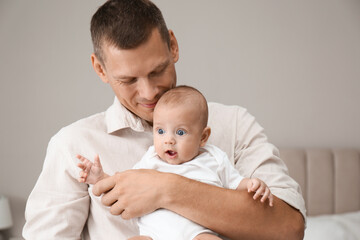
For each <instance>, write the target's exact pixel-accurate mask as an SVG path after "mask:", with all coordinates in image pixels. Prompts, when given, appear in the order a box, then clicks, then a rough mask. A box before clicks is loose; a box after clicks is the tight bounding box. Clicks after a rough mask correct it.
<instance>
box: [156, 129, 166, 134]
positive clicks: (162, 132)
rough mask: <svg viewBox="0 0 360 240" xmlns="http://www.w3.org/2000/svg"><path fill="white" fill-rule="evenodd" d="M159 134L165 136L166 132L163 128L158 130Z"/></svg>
mask: <svg viewBox="0 0 360 240" xmlns="http://www.w3.org/2000/svg"><path fill="white" fill-rule="evenodd" d="M157 132H158V134H160V135H161V134H164V132H165V131H164V130H162V129H161V128H159V129H158V130H157Z"/></svg>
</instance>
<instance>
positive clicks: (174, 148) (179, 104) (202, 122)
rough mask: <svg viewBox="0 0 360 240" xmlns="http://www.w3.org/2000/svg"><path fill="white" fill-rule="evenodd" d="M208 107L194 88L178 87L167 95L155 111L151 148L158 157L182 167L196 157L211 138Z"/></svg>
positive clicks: (161, 99)
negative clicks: (152, 147)
mask: <svg viewBox="0 0 360 240" xmlns="http://www.w3.org/2000/svg"><path fill="white" fill-rule="evenodd" d="M207 121H208V106H207V102H206V99H205V97H204V96H203V95H202V94H201V93H200V92H199V91H198V90H196V89H195V88H192V87H189V86H178V87H175V88H173V89H171V90H169V91H167V92H166V93H165V94H164V95H163V96H162V97H161V98H160V100H159V101H158V103H157V104H156V107H155V110H154V121H153V126H154V145H155V150H156V152H157V154H158V155H159V157H160V158H161V159H162V160H164V161H166V162H168V163H170V164H181V163H184V162H187V161H190V160H192V159H193V158H194V157H196V156H197V155H199V151H200V147H203V146H204V145H205V144H206V141H207V140H208V138H209V136H210V128H209V127H207Z"/></svg>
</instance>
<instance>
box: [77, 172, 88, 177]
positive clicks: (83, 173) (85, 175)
mask: <svg viewBox="0 0 360 240" xmlns="http://www.w3.org/2000/svg"><path fill="white" fill-rule="evenodd" d="M79 175H80V177H81V178H87V175H88V174H87V172H84V171H81V172H79Z"/></svg>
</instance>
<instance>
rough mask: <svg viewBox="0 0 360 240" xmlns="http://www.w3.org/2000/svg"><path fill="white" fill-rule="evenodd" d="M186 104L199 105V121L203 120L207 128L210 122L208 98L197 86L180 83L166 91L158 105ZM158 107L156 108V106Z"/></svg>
mask: <svg viewBox="0 0 360 240" xmlns="http://www.w3.org/2000/svg"><path fill="white" fill-rule="evenodd" d="M163 104H164V105H179V104H181V105H186V106H194V105H197V107H198V109H199V111H198V113H199V121H200V122H201V124H202V125H201V126H202V127H203V128H205V127H206V126H207V122H208V115H209V110H208V105H207V101H206V98H205V97H204V95H203V94H202V93H201V92H200V91H199V90H197V89H196V88H193V87H190V86H186V85H180V86H177V87H175V88H172V89H170V90H169V91H167V92H166V93H164V94H163V95H162V96H161V98H160V100H159V102H158V103H157V104H156V106H161V105H163ZM155 109H156V108H155Z"/></svg>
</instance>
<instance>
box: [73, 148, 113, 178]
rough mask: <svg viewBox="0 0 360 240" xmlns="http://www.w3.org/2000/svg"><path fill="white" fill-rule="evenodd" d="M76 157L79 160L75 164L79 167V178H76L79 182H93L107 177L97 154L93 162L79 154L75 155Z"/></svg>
mask: <svg viewBox="0 0 360 240" xmlns="http://www.w3.org/2000/svg"><path fill="white" fill-rule="evenodd" d="M76 157H77V158H78V159H79V160H80V161H81V162H80V163H78V165H77V166H78V167H79V168H80V169H81V171H80V178H79V179H78V181H79V182H82V183H87V184H95V183H97V182H98V181H100V180H102V179H104V178H106V177H109V175H107V174H106V173H104V171H103V169H102V166H101V163H100V158H99V155H96V156H95V159H94V162H91V161H90V160H89V159H87V158H85V157H83V156H81V155H76Z"/></svg>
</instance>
